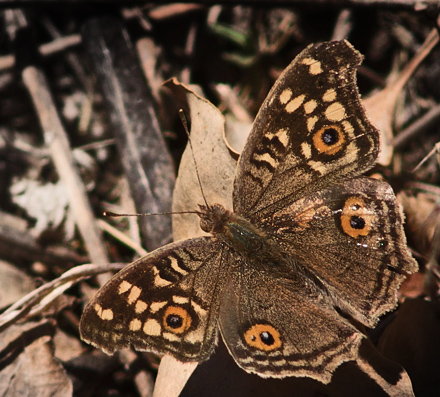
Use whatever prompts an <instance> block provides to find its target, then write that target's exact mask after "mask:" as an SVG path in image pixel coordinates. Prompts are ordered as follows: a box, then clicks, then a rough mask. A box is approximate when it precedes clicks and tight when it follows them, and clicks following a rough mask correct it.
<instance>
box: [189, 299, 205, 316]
mask: <svg viewBox="0 0 440 397" xmlns="http://www.w3.org/2000/svg"><path fill="white" fill-rule="evenodd" d="M191 306H192V307H193V309H194V311H195V312H196V313H197V314H199V315H200V316H204V315H205V314H206V310H205V309H203V308H202V306H200V305H199V304H197V303H196V302H194V301H191Z"/></svg>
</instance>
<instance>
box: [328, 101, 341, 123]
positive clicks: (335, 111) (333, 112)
mask: <svg viewBox="0 0 440 397" xmlns="http://www.w3.org/2000/svg"><path fill="white" fill-rule="evenodd" d="M325 117H327V120H330V121H342V120H344V119H345V118H346V114H345V108H344V106H342V104H341V103H340V102H334V103H332V104H331V105H330V106H329V107H328V108H327V109H326V110H325Z"/></svg>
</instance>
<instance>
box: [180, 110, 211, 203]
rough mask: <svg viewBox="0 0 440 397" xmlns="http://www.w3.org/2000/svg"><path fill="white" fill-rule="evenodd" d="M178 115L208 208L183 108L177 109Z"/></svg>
mask: <svg viewBox="0 0 440 397" xmlns="http://www.w3.org/2000/svg"><path fill="white" fill-rule="evenodd" d="M179 117H180V121H181V122H182V124H183V128H184V129H185V132H186V136H187V137H188V143H189V147H190V149H191V156H192V158H193V162H194V168H195V170H196V175H197V180H198V181H199V186H200V191H201V193H202V197H203V201H204V202H205V205H206V207H207V208H209V204H208V201H207V200H206V196H205V192H204V191H203V187H202V181H201V180H200V174H199V169H198V167H197V161H196V158H195V156H194V149H193V145H192V142H191V137H190V134H189V129H188V119H187V118H186V115H185V112H184V111H183V109H179Z"/></svg>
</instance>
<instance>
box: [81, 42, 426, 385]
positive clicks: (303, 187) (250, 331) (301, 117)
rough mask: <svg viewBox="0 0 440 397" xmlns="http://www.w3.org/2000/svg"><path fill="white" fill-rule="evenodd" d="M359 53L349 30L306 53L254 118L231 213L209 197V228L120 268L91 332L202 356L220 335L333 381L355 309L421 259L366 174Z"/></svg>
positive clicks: (386, 192)
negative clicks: (342, 38)
mask: <svg viewBox="0 0 440 397" xmlns="http://www.w3.org/2000/svg"><path fill="white" fill-rule="evenodd" d="M361 60H362V57H361V55H360V54H359V53H358V52H357V51H356V50H355V49H354V48H353V47H352V46H351V44H349V43H348V42H347V41H340V42H329V43H323V44H321V45H312V46H309V47H308V48H307V49H305V50H304V51H303V52H302V53H301V54H299V55H298V56H297V58H296V59H295V60H294V61H293V62H292V63H291V64H290V65H289V66H288V67H287V69H286V70H285V71H284V72H283V74H282V75H281V76H280V78H279V79H278V80H277V82H276V83H275V85H274V87H273V88H272V90H271V91H270V93H269V95H268V97H267V98H266V100H265V102H264V103H263V105H262V107H261V109H260V111H259V113H258V115H257V117H256V119H255V122H254V124H253V128H252V131H251V133H250V135H249V137H248V140H247V142H246V145H245V147H244V150H243V152H242V154H241V156H240V159H239V162H238V165H237V169H236V174H235V180H234V186H233V207H234V208H233V211H230V210H228V209H226V208H224V207H223V206H222V205H219V204H212V205H200V208H199V210H198V215H199V217H200V226H201V228H202V229H203V230H204V231H206V232H208V233H210V234H211V236H208V237H200V238H194V239H188V240H183V241H178V242H175V243H172V244H169V245H166V246H164V247H162V248H160V249H157V250H155V251H154V252H152V253H150V254H148V255H147V256H145V257H143V258H141V259H139V260H138V261H136V262H134V263H132V264H131V265H129V266H127V267H126V268H125V269H123V270H122V271H121V272H119V273H118V274H116V275H115V276H114V277H113V278H112V279H111V280H110V281H109V282H108V283H107V284H106V285H105V286H104V287H102V288H101V289H100V290H99V291H98V293H97V294H96V296H95V297H94V298H93V300H92V301H91V302H90V303H89V305H88V306H87V307H86V309H85V311H84V314H83V316H82V319H81V323H80V332H81V337H82V338H83V339H84V340H85V341H86V342H88V343H91V344H92V345H94V346H97V347H99V348H101V349H102V350H104V351H105V352H107V353H109V354H112V353H113V352H114V351H115V350H117V349H121V348H123V347H125V346H128V345H133V346H134V348H135V349H137V350H146V351H153V352H158V353H164V354H171V355H172V356H174V357H175V358H177V359H178V360H181V361H197V362H200V361H203V360H207V359H208V358H209V357H210V356H211V354H212V353H213V351H214V349H215V346H216V343H217V340H218V337H219V334H221V336H222V338H223V340H224V342H225V344H226V346H227V348H228V349H229V352H230V353H231V355H232V356H233V358H234V360H235V361H236V362H237V364H238V365H239V366H240V367H241V368H243V369H244V370H245V371H247V372H251V373H256V374H258V375H260V376H263V377H286V376H308V377H311V378H314V379H317V380H319V381H321V382H324V383H328V382H329V381H330V380H331V375H332V373H333V371H334V370H335V368H337V367H338V366H339V365H340V364H341V363H343V362H345V361H350V360H356V359H357V357H358V350H359V346H360V344H361V341H362V339H363V338H364V337H365V335H364V334H363V333H362V332H360V331H359V330H358V329H357V328H356V327H355V326H354V325H353V324H352V322H350V321H349V320H348V318H352V319H354V320H356V321H357V322H359V323H361V324H364V325H365V326H367V327H374V326H375V324H376V323H377V321H378V318H379V317H380V316H381V315H382V314H384V313H385V312H387V311H389V310H392V309H393V308H395V306H396V304H397V299H396V293H397V289H398V288H399V286H400V284H401V283H402V281H403V280H404V279H405V277H406V275H407V274H410V273H413V272H415V271H417V264H416V262H415V260H414V259H413V258H412V257H411V256H410V254H409V252H408V249H407V247H406V239H405V235H404V232H403V228H402V222H403V221H402V219H403V216H402V213H401V210H400V207H399V205H398V203H397V201H396V197H395V195H394V193H393V191H392V189H391V187H390V186H389V185H388V184H387V183H385V182H381V181H378V180H374V179H370V178H367V177H362V176H360V175H361V174H362V173H363V172H365V171H367V170H368V169H370V168H371V167H372V166H373V165H374V163H375V161H376V159H377V156H378V151H379V134H378V131H377V130H376V129H375V128H374V127H373V126H372V125H371V124H370V122H369V120H368V118H367V116H366V114H365V111H364V109H363V107H362V105H361V102H360V97H359V93H358V90H357V86H356V80H355V68H356V67H357V66H358V65H359V64H360V62H361ZM341 313H343V314H344V315H343V316H342V315H341Z"/></svg>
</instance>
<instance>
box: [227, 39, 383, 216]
mask: <svg viewBox="0 0 440 397" xmlns="http://www.w3.org/2000/svg"><path fill="white" fill-rule="evenodd" d="M361 60H362V56H361V55H360V54H359V52H358V51H356V50H355V49H354V48H353V47H352V46H351V44H350V43H348V42H347V41H339V42H337V41H336V42H329V43H324V44H321V45H312V46H310V47H308V48H307V49H305V50H304V51H303V52H302V53H301V54H299V55H298V57H296V58H295V60H294V61H293V62H292V63H291V64H290V65H289V66H288V67H287V68H286V70H285V71H284V72H283V74H282V75H281V76H280V78H279V80H278V81H277V82H276V83H275V85H274V86H273V88H272V90H271V91H270V93H269V95H268V96H267V98H266V100H265V101H264V103H263V105H262V106H261V109H260V111H259V113H258V115H257V117H256V119H255V122H254V124H253V128H252V131H251V133H250V135H249V137H248V140H247V142H246V145H245V147H244V149H243V152H242V154H241V156H240V159H239V163H238V166H237V171H236V176H235V180H234V192H233V203H234V211H235V212H236V213H238V214H242V215H245V216H246V218H248V219H249V220H251V221H252V222H254V221H258V219H259V218H260V217H262V216H264V214H267V213H273V212H276V211H277V210H278V209H281V208H283V207H285V206H286V205H288V204H290V203H291V202H293V201H295V200H298V199H299V198H301V197H305V196H306V195H308V194H311V193H312V192H314V191H317V190H320V189H322V188H325V187H327V186H329V185H330V184H332V183H335V182H337V181H340V180H341V179H342V178H343V177H344V178H346V177H348V176H350V175H358V174H360V173H362V172H364V171H366V170H367V169H369V168H371V167H372V166H373V164H374V162H375V160H376V158H377V154H378V150H379V138H378V137H379V135H378V132H377V130H376V129H375V128H374V127H373V126H372V125H371V124H370V122H369V121H368V118H367V116H366V114H365V111H364V109H363V106H362V104H361V102H360V97H359V93H358V89H357V86H356V76H355V71H356V69H355V68H356V67H357V66H358V65H359V64H360V63H361Z"/></svg>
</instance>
